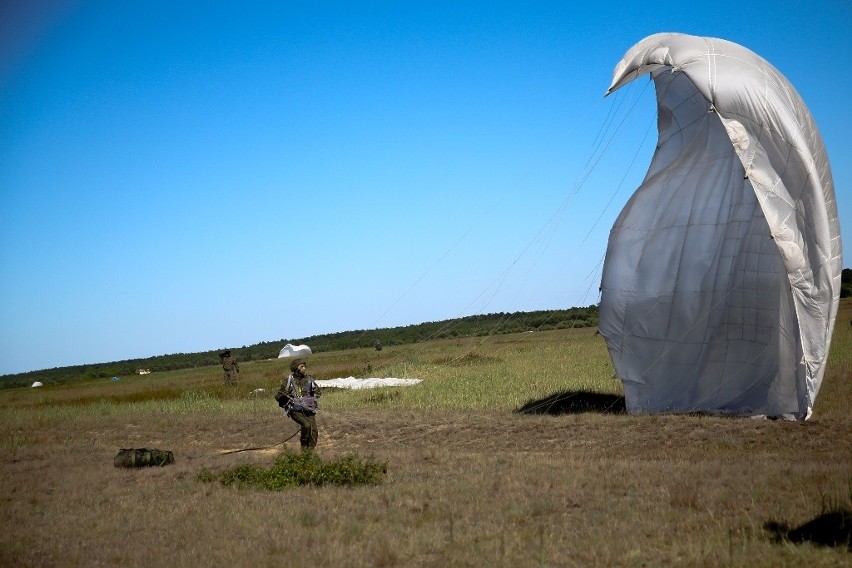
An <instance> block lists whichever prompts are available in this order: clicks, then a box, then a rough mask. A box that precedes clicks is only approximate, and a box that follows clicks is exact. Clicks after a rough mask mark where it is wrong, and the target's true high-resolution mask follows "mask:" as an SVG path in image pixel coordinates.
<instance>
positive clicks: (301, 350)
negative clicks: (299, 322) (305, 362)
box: [278, 343, 311, 359]
mask: <svg viewBox="0 0 852 568" xmlns="http://www.w3.org/2000/svg"><path fill="white" fill-rule="evenodd" d="M310 354H311V348H310V347H308V346H307V345H291V344H289V343H288V344H287V345H285V346H284V347H282V348H281V351H279V352H278V358H279V359H282V358H284V357H305V356H307V355H310Z"/></svg>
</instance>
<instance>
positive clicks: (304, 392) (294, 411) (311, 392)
mask: <svg viewBox="0 0 852 568" xmlns="http://www.w3.org/2000/svg"><path fill="white" fill-rule="evenodd" d="M290 371H291V373H290V375H289V376H288V377H287V378H286V379H284V382H282V383H281V388H279V389H278V392H277V393H275V400H276V401H278V406H280V407H281V408H283V409H284V411H285V412H287V416H289V417H290V418H291V419H292V420H293V421H295V422H296V423H297V424H298V425H299V426H300V427H301V429H302V431H301V438H300V439H299V442H300V443H301V445H302V450H313V449H314V448H315V447H316V445H317V439H318V438H319V430H317V419H316V413H317V410H318V409H319V397H320V389H319V386H318V385H317V384H316V382H315V381H314V378H313V377H312V376H311V375H309V374H308V371H307V365H306V364H305V360H304V359H294V360H293V362H292V363H290Z"/></svg>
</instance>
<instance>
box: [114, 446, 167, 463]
mask: <svg viewBox="0 0 852 568" xmlns="http://www.w3.org/2000/svg"><path fill="white" fill-rule="evenodd" d="M113 463H114V464H115V467H148V466H155V465H156V466H164V465H169V464H170V463H175V456H174V454H172V453H171V452H170V451H168V450H155V449H153V448H122V449H120V450H118V453H117V454H116V456H115V459H114V460H113Z"/></svg>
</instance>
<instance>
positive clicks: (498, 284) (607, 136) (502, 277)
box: [355, 84, 647, 364]
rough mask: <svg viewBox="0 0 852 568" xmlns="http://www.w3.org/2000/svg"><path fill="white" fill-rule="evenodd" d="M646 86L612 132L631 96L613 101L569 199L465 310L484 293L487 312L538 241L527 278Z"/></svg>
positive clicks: (499, 324) (449, 324) (482, 307)
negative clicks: (516, 267)
mask: <svg viewBox="0 0 852 568" xmlns="http://www.w3.org/2000/svg"><path fill="white" fill-rule="evenodd" d="M645 89H647V84H646V86H645ZM645 89H643V90H642V91H641V92H640V93H639V94H638V95H637V96H636V97H635V99H634V100H633V101H630V102H629V103H627V104H628V106H629V110H628V113H627V115H626V116H625V117H624V118H622V119H621V121H620V122H619V123H618V126H617V127H616V130H615V132H612V133H610V131H611V129H612V124H613V123H614V122H615V121H616V119H617V117H618V115H619V111H620V109H621V108H622V107H623V106H625V104H626V103H625V101H627V100H628V98H627V97H619V98H618V103H617V104H612V105H610V107H609V110H608V112H607V117H606V118H605V120H604V122H603V123H602V125H601V128H600V129H599V130H598V133H597V134H596V136H595V140H594V143H593V144H594V148H593V150H592V152H591V153H590V155H589V157H588V159H587V161H586V164H585V165H584V167H583V170H581V174H580V175H579V177H578V179H577V181H576V182H575V184H574V186H573V190H572V191H571V192H570V193H569V195H568V196H567V197H566V199H565V200H563V202H562V203H561V204H560V206H559V207H558V208H557V210H556V211H555V212H554V214H553V215H552V216H551V217H550V219H548V221H546V222H545V224H544V225H543V226H542V228H541V229H540V230H539V231H538V233H536V235H535V236H534V237H533V238H532V239H531V241H530V242H529V243H528V244H527V246H526V247H524V249H523V250H522V251H521V252H520V253H519V254H518V256H517V257H516V258H515V259H514V260H513V261H512V262H511V264H510V265H509V266H508V267H507V268H506V269H504V270H503V271H502V272H501V273H500V274H498V276H497V277H496V278H495V279H494V280H493V281H492V283H491V284H490V285H489V286H487V287H486V288H485V289H484V290H483V291H482V292H481V293H480V294H479V295H478V296H476V298H474V299H473V300H472V301H471V302H470V303H469V304H468V305H467V307H466V308H465V311H467V310H469V309H470V308H471V307H472V306H473V305H474V304H476V303H477V302H479V301H480V300H482V299H483V297H485V296H486V295H487V299H485V300H484V301H483V303H482V304H481V305H480V307H479V309H478V310H476V311H477V313H481V312H484V311H485V308H486V307H487V306H488V305H490V303H491V302H492V301H493V299H494V298H495V297H496V296H497V294H498V293H499V292H500V290H502V289H503V287H504V286H505V282H506V280H507V278H508V276H509V274H510V273H511V271H512V269H513V268H514V267H515V266H516V265H517V264H518V263H519V262H520V260H521V259H522V258H523V257H525V256H526V255H527V254H528V252H529V250H530V249H531V248H533V245H536V244H538V246H539V250H540V252H539V254H538V256H537V257H536V260H535V261H534V262H533V264H532V265H531V267H530V268H529V270H528V271H527V276H526V277H525V278H524V281H526V279H527V278H528V277H529V274H530V273H531V272H532V270H533V268H534V267H535V265H536V263H537V262H538V261H539V260H540V259H541V257H542V256H543V255H544V252H546V250H547V248H548V246H549V244H550V242H551V241H552V239H553V236H554V235H555V233H556V229H557V228H558V226H559V225H560V222H561V220H562V218H563V217H564V215H565V212H566V211H567V209H568V206H569V204H570V202H571V201H572V200H573V198H574V197H575V196H576V195H577V193H579V191H580V189H581V188H582V187H583V185H584V184H585V183H586V181H587V180H588V178H589V176H590V175H591V173H592V171H594V169H595V167H596V166H597V164H598V163H599V162H600V160H601V158H602V157H603V155H605V153H606V150H607V149H608V148H609V146H610V144H611V143H612V140H613V139H614V137H615V135H616V134H617V132H618V131H619V130H620V129H621V127H622V126H623V125H624V123H625V122H626V119H627V116H629V114H630V112H631V111H632V109H634V108H635V107H636V104H637V103H638V100H640V98H641V95H642V94H643V93H644V90H645ZM632 92H635V90H634V91H632ZM603 101H604V97H601V99H600V100H599V101H598V102H597V103H596V104H595V105H592V106H590V107H589V109H588V110H587V111H586V112H585V113H584V114H583V117H582V119H585V118H586V117H588V115H589V114H591V112H592V111H594V110H595V109H596V108H597V107H599V106H600V105H601V104H603ZM582 119H581V120H578V121H577V123H579V122H581V121H582ZM576 128H577V126H576V124H575V126H574V128H572V129H570V130H569V131H568V132H569V133H570V132H572V131H573V130H575V129H576ZM605 141H606V142H605ZM637 152H638V151H637ZM494 206H496V202H495V204H494V205H493V206H492V208H493V207H494ZM472 230H473V227H470V228H468V229H467V230H466V231H465V232H464V233H463V234H462V235H461V236H460V237H459V238H458V239H457V240H456V241H455V242H454V243H453V244H452V245H451V246H450V247H449V248H448V249H447V250H446V251H445V252H444V254H442V255H441V256H440V257H439V258H438V259H437V260H436V261H435V262H434V263H433V264H432V265H431V266H430V267H429V268H428V269H427V270H426V271H424V273H423V274H421V275H420V276H419V277H418V278H417V279H416V280H415V281H414V282H413V283H412V284H411V285H410V286H409V287H408V288H407V289H406V290H405V292H403V294H401V295H400V296H399V297H398V298H397V299H396V300H395V301H394V302H393V303H392V304H391V305H390V306H389V307H388V308H387V309H386V310H385V311H384V312H383V313H382V314H381V315H380V316H379V318H377V320H376V323H378V322H379V321H381V320H382V319H383V318H384V317H385V316H386V315H387V314H388V313H389V312H390V311H391V310H392V309H393V308H394V307H395V306H396V305H397V304H399V302H400V301H402V299H403V298H404V297H406V296H407V295H408V294H410V292H411V291H412V290H413V289H414V288H415V287H416V286H417V285H418V284H420V282H422V281H423V280H424V279H425V278H426V276H427V275H428V274H429V273H431V272H432V271H433V270H434V269H435V268H436V267H437V266H438V265H439V264H440V263H441V262H443V261H444V259H445V258H446V257H447V256H449V255H450V253H452V252H453V251H454V250H455V249H456V248H457V247H458V245H459V244H460V243H461V242H462V241H463V240H464V239H465V238H466V237H467V236H468V235H469V234H470V233H471V232H472ZM542 243H543V244H542ZM489 290H490V291H491V293H490V294H488V292H489ZM587 295H588V290H587V292H586V296H587ZM556 311H557V310H552V311H551V314H550V316H548V318H549V317H552V315H553V314H555V313H556ZM511 318H512V314H506V316H504V317H503V318H501V319H500V320H499V321H498V322H497V324H495V326H494V327H493V328H492V329H491V330H490V331H489V332H488V334H487V335H485V336H484V337H483V339H482V340H480V341H479V342H478V343H477V344H476V345H475V346H474V347H473V348H471V349H470V350H469V351H468V352H467V353H465V354H464V355H462V356H461V357H459V359H461V358H463V357H464V356H466V355H469V354H470V353H471V352H472V351H473V350H475V349H476V348H477V347H479V346H481V345H482V344H483V343H484V342H485V341H487V340H488V339H489V338H490V337H491V336H493V335H494V334H496V333H497V332H498V331H499V329H500V328H501V327H503V326H504V325H505V324H506V323H507V322H508V321H511ZM548 318H545V320H544V321H543V322H542V323H541V324H540V325H539V327H541V325H544V324H545V323H547V321H548ZM454 325H455V323H454V322H453V320H448V321H447V323H446V324H445V325H444V326H442V327H440V328H439V329H437V330H436V331H434V332H433V333H432V334H430V335H429V336H428V337H426V338H424V339H422V340H420V341H419V342H418V343H420V342H423V341H429V340H431V339H435V338H436V337H438V336H439V335H441V334H443V333H444V332H446V331H447V330H449V329H451V328H452V327H453V326H454ZM366 333H367V331H366V330H365V331H364V333H362V334H361V336H360V337H359V338H358V339H360V338H362V337H363V336H364V335H365V334H366ZM355 341H356V342H357V341H358V340H357V339H356V340H355ZM406 352H407V350H405V351H403V352H400V354H399V356H398V357H395V358H394V359H399V358H401V357H402V356H404V354H405V353H406ZM388 363H389V364H392V363H393V360H391V361H388Z"/></svg>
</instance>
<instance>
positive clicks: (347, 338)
mask: <svg viewBox="0 0 852 568" xmlns="http://www.w3.org/2000/svg"><path fill="white" fill-rule="evenodd" d="M596 325H598V307H597V306H589V307H586V308H570V309H567V310H552V311H535V312H516V313H502V312H501V313H496V314H485V315H477V316H467V317H463V318H457V319H451V320H445V321H439V322H426V323H420V324H416V325H407V326H404V327H392V328H385V329H373V330H366V331H365V330H355V331H343V332H339V333H328V334H324V335H313V336H310V337H302V338H298V339H280V340H278V341H263V342H261V343H257V344H255V345H249V346H245V345H244V346H242V347H229V349H230V350H231V354H232V355H233V356H234V357H236V359H237V361H238V362H240V361H259V360H264V359H274V358H276V357H278V353H279V352H280V351H281V349H282V348H283V347H284V345H286V344H288V343H291V344H293V345H299V344H306V345H308V346H309V347H310V348H311V350H312V351H313V352H314V353H322V352H324V351H339V350H344V349H357V348H363V347H376V346H377V345H381V346H382V347H387V346H392V345H404V344H410V343H419V342H421V341H427V340H430V339H446V338H463V337H482V336H488V335H502V334H508V333H518V332H524V331H530V330H538V331H545V330H552V329H570V328H575V327H594V326H596ZM218 364H219V349H215V350H212V351H204V352H201V353H175V354H173V355H157V356H155V357H148V358H145V359H128V360H126V361H115V362H112V363H93V364H90V365H75V366H72V367H57V368H54V369H46V370H41V371H30V372H27V373H18V374H13V375H3V376H0V389H5V388H15V387H24V386H27V387H28V386H30V385H32V384H33V382H35V381H40V382H41V383H42V384H44V385H49V384H58V383H65V382H69V381H73V380H79V379H97V378H104V377H106V378H108V377H116V376H117V377H121V376H128V375H133V374H136V371H137V370H138V369H148V370H150V371H151V372H157V371H175V370H179V369H191V368H194V367H208V366H210V365H218Z"/></svg>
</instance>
